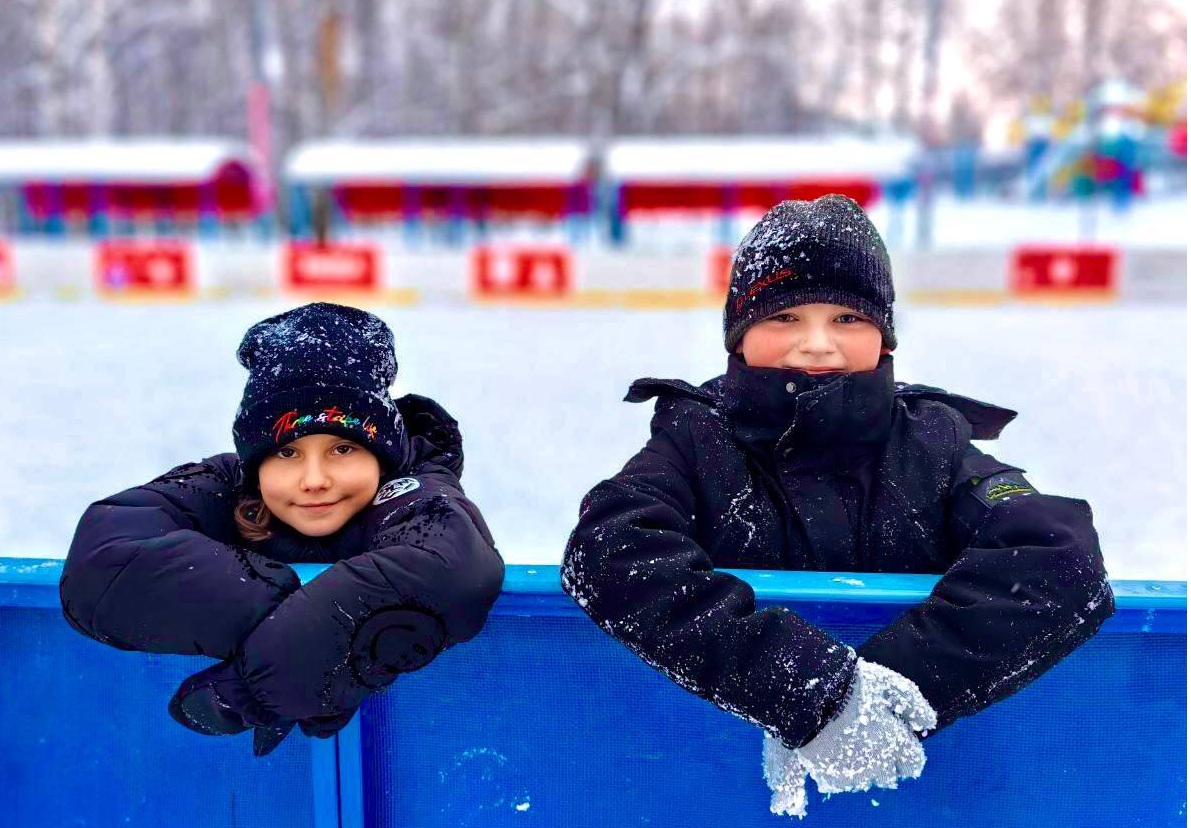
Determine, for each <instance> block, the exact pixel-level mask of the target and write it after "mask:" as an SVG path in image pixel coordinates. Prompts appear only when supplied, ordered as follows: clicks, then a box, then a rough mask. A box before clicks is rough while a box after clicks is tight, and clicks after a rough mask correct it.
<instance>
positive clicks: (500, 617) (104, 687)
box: [0, 558, 1187, 828]
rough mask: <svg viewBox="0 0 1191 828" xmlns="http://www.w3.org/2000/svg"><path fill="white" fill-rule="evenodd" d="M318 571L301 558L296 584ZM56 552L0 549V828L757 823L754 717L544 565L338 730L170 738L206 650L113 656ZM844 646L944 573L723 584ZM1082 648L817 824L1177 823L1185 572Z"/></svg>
mask: <svg viewBox="0 0 1191 828" xmlns="http://www.w3.org/2000/svg"><path fill="white" fill-rule="evenodd" d="M322 568H323V567H321V566H299V567H297V569H298V570H299V574H300V576H301V577H302V578H303V580H309V579H310V578H312V577H314V576H315V575H316V574H317V573H318V572H319V571H321V570H322ZM60 574H61V562H60V561H45V560H24V559H12V558H0V670H3V674H2V675H3V678H2V679H0V721H2V722H3V727H2V729H0V825H2V826H8V825H12V826H68V825H86V826H147V827H151V828H162V826H190V825H195V826H198V825H202V826H274V825H277V826H286V828H297V827H298V826H311V828H363V826H401V828H411V827H412V826H440V825H442V826H445V825H485V826H489V825H495V826H500V825H517V826H550V827H551V828H556V827H558V828H560V827H561V826H567V828H570V826H627V825H648V826H651V828H656V826H668V825H674V826H682V828H703V826H750V825H789V824H791V823H790V821H789V820H788V819H786V818H780V819H779V818H777V817H774V816H772V815H770V814H769V811H768V790H767V788H766V786H765V783H764V781H763V780H762V778H761V735H760V732H759V731H758V730H757V728H755V727H753V726H751V725H749V724H747V723H745V722H743V721H741V720H739V719H737V718H735V717H733V716H730V715H728V714H725V713H722V712H721V711H719V710H717V709H716V708H715V707H713V706H712V705H710V704H708V703H707V702H705V701H702V700H700V699H698V698H696V697H695V696H693V695H691V694H689V693H687V692H685V691H683V690H681V689H679V688H678V687H677V686H675V685H674V684H672V683H671V682H670V681H669V680H668V679H666V678H664V677H663V676H661V675H660V674H658V673H657V672H655V671H654V670H652V669H650V668H649V667H647V666H646V665H644V664H643V663H641V662H640V661H638V659H636V658H635V657H634V656H633V655H632V654H631V653H629V652H628V651H627V650H626V649H625V648H623V647H622V646H620V645H619V644H617V643H616V642H615V641H613V640H612V639H611V638H609V637H608V636H606V635H605V634H604V633H603V632H601V631H600V630H599V629H597V628H596V627H595V625H593V624H592V623H591V622H590V621H588V620H587V619H586V618H585V617H583V616H582V614H581V613H580V612H579V610H578V608H577V607H575V606H574V604H573V603H572V602H571V601H570V599H569V598H567V597H566V596H565V595H564V594H563V593H562V591H561V589H560V588H559V585H558V572H557V569H556V568H555V567H552V566H536V567H535V566H511V567H509V569H508V573H507V577H506V582H505V591H504V593H503V595H502V596H501V598H500V601H499V602H498V603H497V605H496V607H495V609H494V611H493V613H492V616H491V617H490V620H489V623H488V625H487V626H486V627H485V629H484V631H483V632H482V633H481V634H480V635H479V636H478V637H477V638H476V639H475V640H474V641H472V642H470V643H468V644H466V645H463V646H460V647H456V648H453V649H452V650H449V651H448V652H446V653H444V654H443V655H442V656H441V657H440V658H439V659H437V660H436V661H435V662H434V663H433V664H432V665H430V666H429V667H428V668H426V669H425V670H422V671H419V672H417V673H413V674H411V675H408V676H402V677H401V678H399V679H398V680H397V682H395V683H394V685H393V686H392V687H391V688H390V690H389V692H387V693H385V694H383V695H381V696H378V697H375V698H373V699H371V700H369V702H368V703H366V704H365V705H364V707H363V708H362V710H361V714H360V715H358V716H357V717H356V718H355V719H354V720H353V721H352V723H351V724H350V725H349V726H348V727H347V728H345V729H344V730H343V731H341V732H340V733H339V735H338V736H337V737H336V738H334V739H330V740H326V741H323V740H316V739H307V738H305V737H303V736H301V735H300V734H299V733H298V732H297V731H295V732H294V733H293V734H291V735H290V737H289V738H288V739H287V740H286V741H285V742H284V743H283V744H282V745H281V746H280V747H279V748H278V749H277V750H276V751H275V752H274V753H272V754H271V755H269V756H268V757H265V758H262V759H254V758H253V757H252V755H251V746H250V745H251V739H250V737H249V736H247V735H243V736H241V737H238V738H224V739H216V738H210V737H203V736H199V735H197V734H194V733H191V732H190V731H187V730H185V729H183V728H181V727H179V726H177V725H176V724H175V723H174V722H173V721H172V720H171V719H170V718H169V715H168V713H167V712H166V702H167V700H168V699H169V697H170V696H171V695H172V693H173V691H174V690H175V689H176V688H177V686H178V684H179V683H180V682H181V681H182V680H183V679H184V678H185V677H186V676H187V675H189V674H191V673H193V672H195V671H196V670H198V669H201V668H202V667H203V666H205V665H206V664H209V663H210V662H209V660H208V659H203V658H198V657H181V656H160V655H148V654H144V653H127V652H120V651H117V650H113V649H111V648H108V647H104V646H101V645H99V644H97V643H95V642H92V641H88V640H86V639H84V638H83V637H81V636H79V635H78V634H77V633H76V632H74V631H73V630H71V629H70V628H69V627H68V626H67V624H66V622H65V621H64V620H63V619H62V617H61V612H60V610H59V605H58V594H57V583H58V578H59V576H60ZM736 574H738V575H740V576H741V577H742V578H745V579H746V580H747V581H748V582H749V583H750V584H752V585H753V587H754V589H755V591H756V593H757V597H758V600H759V601H760V602H762V603H774V602H777V603H782V604H787V605H789V606H791V607H792V608H793V609H795V610H796V611H797V612H799V613H800V614H802V615H803V616H804V617H806V618H807V619H808V620H811V621H812V622H814V623H817V624H820V625H822V626H823V627H825V628H826V629H828V630H829V631H831V632H832V633H833V634H835V635H836V636H838V637H839V638H841V639H842V640H844V641H846V642H848V643H850V644H853V645H856V644H859V643H861V642H862V641H864V640H865V639H866V638H867V637H868V636H869V635H871V634H872V633H873V632H875V631H876V630H877V629H879V628H880V626H881V625H882V624H884V623H887V622H888V621H890V620H892V619H893V618H895V617H896V616H897V615H898V614H899V613H900V612H902V611H904V609H905V608H906V607H908V606H910V605H912V604H914V603H917V602H918V601H921V600H922V599H923V598H924V597H925V596H926V595H927V594H928V593H929V591H930V588H931V586H932V585H933V584H934V582H935V580H936V579H935V577H933V576H925V575H907V576H898V575H868V574H855V573H848V574H839V573H795V572H761V571H748V572H737V573H736ZM1113 588H1114V590H1115V592H1116V596H1117V613H1116V615H1115V616H1114V617H1113V618H1111V619H1110V620H1109V621H1108V622H1106V624H1105V625H1104V627H1103V628H1102V630H1101V632H1100V634H1099V635H1097V636H1096V637H1095V638H1094V639H1093V640H1092V641H1090V642H1089V643H1088V644H1086V645H1085V646H1084V647H1082V648H1080V649H1079V650H1077V651H1076V652H1075V653H1074V654H1073V655H1071V656H1070V657H1069V658H1067V659H1066V660H1064V661H1063V662H1062V663H1061V664H1060V665H1059V666H1058V667H1056V668H1055V669H1054V670H1052V671H1050V672H1049V673H1047V674H1046V675H1045V676H1043V677H1042V678H1041V679H1039V680H1038V681H1037V682H1035V683H1034V684H1033V685H1031V686H1030V687H1028V688H1026V689H1025V690H1024V691H1022V692H1021V693H1019V694H1017V695H1016V696H1014V697H1012V698H1010V699H1008V700H1006V701H1004V702H1001V703H1000V704H997V705H995V706H994V707H992V708H990V709H989V710H987V711H985V712H984V713H981V714H980V715H978V716H974V717H972V718H969V719H966V720H962V721H960V722H958V723H957V724H955V725H953V726H952V727H950V728H948V729H946V730H944V731H942V732H941V733H939V734H938V735H937V736H934V737H932V738H930V739H929V740H927V742H926V743H925V747H926V753H927V757H928V761H927V766H926V770H925V772H924V773H923V776H922V778H920V779H918V780H911V781H907V782H904V783H903V784H902V786H901V788H900V789H899V790H896V791H887V790H871V791H868V792H866V793H863V794H842V795H837V796H835V797H832V798H831V799H830V800H829V801H824V799H823V797H821V796H818V795H815V794H813V793H812V796H811V802H810V805H809V816H808V820H814V821H815V823H817V824H820V825H833V826H834V825H860V824H863V825H865V826H878V825H922V824H927V823H929V824H931V825H938V826H943V825H955V824H962V825H963V826H964V828H977V826H985V825H987V826H993V825H996V826H1010V825H1022V826H1031V827H1032V826H1037V825H1041V824H1045V825H1048V826H1060V825H1072V826H1079V828H1089V826H1098V825H1113V826H1120V825H1135V824H1137V825H1147V826H1155V825H1185V824H1186V767H1187V766H1186V764H1185V756H1186V720H1187V718H1186V712H1187V707H1186V701H1187V694H1186V675H1187V674H1186V652H1187V650H1186V648H1187V624H1186V618H1187V615H1186V613H1187V598H1186V595H1187V590H1186V583H1185V582H1143V581H1117V582H1114V583H1113Z"/></svg>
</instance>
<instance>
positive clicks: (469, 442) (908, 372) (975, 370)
mask: <svg viewBox="0 0 1191 828" xmlns="http://www.w3.org/2000/svg"><path fill="white" fill-rule="evenodd" d="M284 307H286V305H284V304H282V303H280V302H276V303H273V302H260V303H248V302H245V303H238V304H218V303H206V304H197V305H190V306H108V305H102V304H98V303H83V304H73V305H68V304H58V303H51V302H44V303H43V302H29V301H26V302H15V303H10V304H7V305H0V382H2V383H3V388H4V391H5V397H6V398H7V400H8V401H9V404H8V410H9V412H10V416H9V421H8V427H7V428H4V429H3V430H0V456H2V457H3V458H4V466H3V468H4V472H5V473H4V474H3V475H0V556H5V555H7V556H34V557H62V556H64V555H65V554H66V549H67V546H68V544H69V542H70V537H71V534H72V532H73V529H74V524H75V521H76V520H77V519H78V516H79V515H80V514H81V512H82V511H83V509H84V508H85V507H86V505H87V504H88V503H89V502H91V501H93V500H95V499H98V498H100V497H102V496H104V495H108V494H111V493H113V492H116V491H118V490H120V489H123V488H126V487H128V486H131V485H133V484H136V483H138V482H143V481H145V480H148V479H150V478H152V477H154V476H155V475H157V474H159V473H160V472H162V471H164V470H166V469H168V468H170V467H171V466H173V465H176V464H178V463H180V462H183V461H186V460H191V459H197V458H200V457H203V456H206V455H209V454H214V453H217V452H221V451H229V450H231V433H230V432H231V418H232V415H233V412H234V411H235V408H236V404H237V402H238V400H239V395H240V393H241V390H242V388H243V381H244V377H245V374H244V371H243V369H242V368H241V367H240V366H239V365H238V364H237V363H236V361H235V350H236V345H237V344H238V342H239V340H240V337H241V335H242V333H243V331H244V330H245V329H246V328H247V327H248V325H249V324H251V323H252V322H254V321H256V320H258V319H261V318H263V317H264V316H267V315H269V314H271V313H275V312H278V311H279V310H282V309H284ZM899 311H900V313H899V318H898V328H899V339H900V341H901V347H900V348H899V349H898V352H897V374H898V377H899V378H900V379H904V380H909V381H918V382H927V383H930V384H933V385H939V386H943V387H946V388H949V389H951V390H954V391H957V392H960V393H964V394H967V395H969V396H974V397H978V398H983V399H987V400H990V401H993V402H997V403H999V404H1002V405H1005V406H1009V407H1011V408H1015V409H1018V410H1019V411H1020V412H1021V416H1020V417H1019V419H1018V421H1017V422H1015V423H1013V424H1012V425H1010V426H1009V427H1008V428H1007V429H1006V432H1005V435H1004V437H1003V438H1002V439H1001V440H1000V441H998V442H997V443H994V444H986V449H987V450H989V451H992V452H993V453H994V454H996V455H997V456H999V457H1001V458H1002V459H1005V460H1007V461H1010V462H1014V463H1017V464H1019V465H1021V466H1023V467H1024V468H1026V469H1027V470H1028V472H1029V476H1030V478H1031V480H1032V481H1033V482H1034V483H1035V485H1037V486H1038V487H1039V488H1041V489H1044V490H1047V491H1050V492H1054V493H1059V494H1072V495H1078V496H1080V497H1084V498H1086V499H1087V500H1088V501H1089V502H1090V503H1091V504H1092V507H1093V509H1094V511H1095V514H1096V525H1097V527H1098V529H1099V531H1100V536H1101V541H1102V544H1103V548H1104V554H1105V558H1106V560H1107V562H1108V568H1109V572H1110V573H1111V575H1112V576H1113V577H1114V578H1165V579H1185V578H1186V554H1185V548H1186V517H1187V479H1186V469H1187V458H1186V452H1187V434H1186V422H1187V413H1186V405H1187V399H1186V388H1187V365H1186V353H1187V350H1186V309H1185V308H1183V307H1170V308H1166V307H1097V308H1071V309H1067V308H1064V309H1055V308H1034V307H1030V308H1024V307H1021V308H1019V307H999V308H929V307H917V306H906V307H902V308H900V309H899ZM379 313H380V315H381V316H383V317H384V318H385V319H386V320H387V321H388V322H389V323H390V324H391V325H392V326H393V328H394V330H395V331H396V333H397V348H398V360H399V362H400V366H401V367H400V375H399V384H398V387H397V388H396V389H395V390H396V391H398V392H402V393H403V392H404V391H408V390H413V391H417V392H419V393H424V394H428V395H431V396H434V397H436V398H438V399H439V400H440V401H441V402H442V403H443V404H444V405H445V406H446V407H447V409H448V410H450V411H451V412H452V413H454V415H455V416H456V417H457V418H458V419H459V421H460V423H461V426H462V429H463V434H464V438H465V447H466V454H467V468H466V471H465V474H464V483H465V485H466V487H467V491H468V493H469V495H470V496H471V497H472V498H473V499H474V500H475V501H476V502H477V503H478V504H479V505H480V507H481V509H482V510H483V512H484V514H485V516H486V517H487V519H488V522H489V524H490V526H491V528H492V530H493V533H494V534H495V536H496V539H497V542H498V545H499V546H500V548H501V551H502V552H503V553H504V555H505V557H506V559H507V560H508V561H510V562H513V563H543V564H549V563H556V562H557V561H558V560H559V558H560V555H561V552H562V548H563V545H564V543H565V540H566V537H567V534H568V532H569V530H570V529H571V526H572V524H573V522H574V520H575V518H576V515H577V509H578V504H579V500H580V498H581V497H582V496H583V494H584V493H585V492H586V491H587V490H588V489H589V488H590V487H591V486H592V485H593V484H594V483H595V482H597V481H598V480H599V479H601V478H603V477H605V476H608V475H610V474H612V473H614V472H615V471H616V470H617V469H619V467H620V466H621V465H622V464H623V462H624V461H625V460H626V459H627V458H628V457H629V456H630V455H631V454H632V453H633V452H634V451H635V450H636V449H638V448H639V447H640V446H641V445H642V444H643V443H644V441H645V439H646V437H647V434H648V422H649V417H650V411H651V407H650V406H649V405H631V404H628V403H623V402H621V401H620V400H621V397H622V396H623V394H624V392H625V390H626V388H627V387H628V384H629V382H631V381H632V380H633V379H634V378H636V377H639V376H644V375H654V376H677V377H682V378H686V379H690V380H694V381H701V380H703V379H706V378H708V377H710V376H712V375H714V374H717V373H720V372H721V371H722V368H723V361H724V352H723V349H722V346H721V344H720V328H719V325H720V321H719V314H718V313H717V312H715V311H710V310H700V311H673V312H659V311H648V312H647V311H635V312H634V311H580V310H543V309H501V308H491V307H485V308H475V307H417V308H413V309H380V310H379Z"/></svg>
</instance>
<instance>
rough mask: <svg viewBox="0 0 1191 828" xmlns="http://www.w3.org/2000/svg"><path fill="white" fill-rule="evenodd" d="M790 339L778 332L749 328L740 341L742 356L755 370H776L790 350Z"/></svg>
mask: <svg viewBox="0 0 1191 828" xmlns="http://www.w3.org/2000/svg"><path fill="white" fill-rule="evenodd" d="M788 339H789V337H788V336H783V335H782V334H781V333H779V332H777V331H771V330H764V329H761V328H756V327H754V328H749V329H748V331H747V332H746V333H745V335H744V339H742V340H741V341H740V344H741V349H740V350H741V356H743V357H744V362H745V364H746V365H750V366H752V367H753V368H776V367H778V365H779V364H780V363H781V359H782V357H784V356H785V355H786V354H787V353H788V352H789V350H790V343H789V341H787V340H788Z"/></svg>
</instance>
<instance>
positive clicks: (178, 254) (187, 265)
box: [95, 239, 195, 297]
mask: <svg viewBox="0 0 1191 828" xmlns="http://www.w3.org/2000/svg"><path fill="white" fill-rule="evenodd" d="M95 284H96V287H97V288H98V290H99V292H100V293H101V294H105V295H108V296H116V295H120V294H136V295H146V294H155V295H160V296H163V297H166V296H178V295H181V294H188V293H191V292H193V291H194V288H195V273H194V256H193V253H192V251H191V249H190V245H188V244H186V243H185V242H180V241H162V240H150V241H134V240H130V239H120V240H109V241H104V242H100V243H99V244H98V245H96V247H95Z"/></svg>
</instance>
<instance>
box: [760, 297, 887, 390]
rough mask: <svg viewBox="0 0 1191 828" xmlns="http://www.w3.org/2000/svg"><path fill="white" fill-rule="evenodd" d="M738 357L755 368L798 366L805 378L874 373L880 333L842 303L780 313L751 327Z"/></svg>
mask: <svg viewBox="0 0 1191 828" xmlns="http://www.w3.org/2000/svg"><path fill="white" fill-rule="evenodd" d="M737 353H739V354H741V355H742V356H743V357H744V361H745V364H747V365H751V366H752V367H754V368H796V369H798V370H800V371H805V372H806V373H808V374H827V373H831V372H835V371H842V372H845V373H851V372H853V371H872V370H873V369H874V368H876V367H877V362H878V360H880V358H881V354H883V353H889V351H888V350H887V349H885V350H883V349H882V348H881V329H880V328H878V327H877V326H876V325H874V324H873V323H872V322H871V321H869V320H868V319H866V318H865V317H864V316H862V315H861V314H860V313H858V312H856V311H854V310H852V309H851V308H848V307H844V306H843V305H829V304H826V303H816V304H813V305H797V306H796V307H792V308H786V309H785V310H781V311H778V312H777V313H775V314H773V315H772V316H770V317H768V318H766V319H762V320H761V321H760V322H757V323H756V324H754V325H752V326H751V327H749V329H748V330H747V331H745V332H744V338H743V339H741V340H740V345H739V346H738V347H737Z"/></svg>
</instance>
